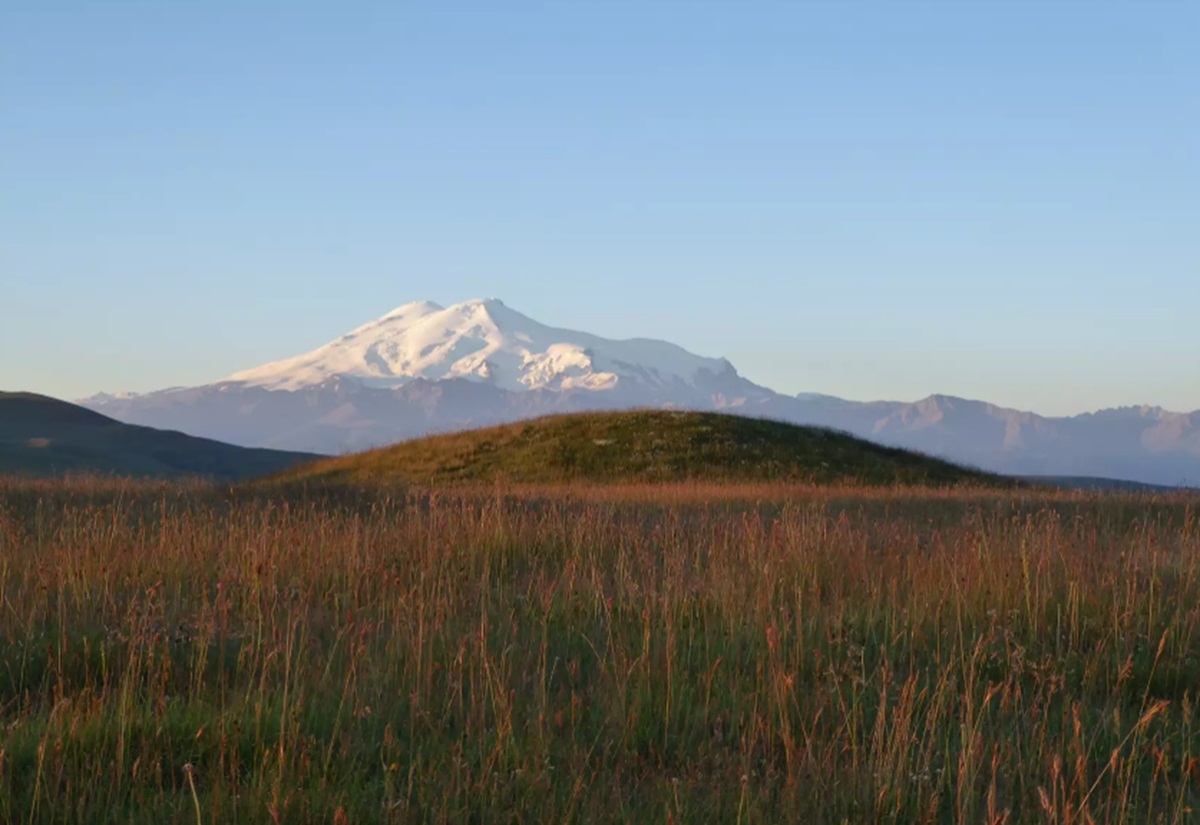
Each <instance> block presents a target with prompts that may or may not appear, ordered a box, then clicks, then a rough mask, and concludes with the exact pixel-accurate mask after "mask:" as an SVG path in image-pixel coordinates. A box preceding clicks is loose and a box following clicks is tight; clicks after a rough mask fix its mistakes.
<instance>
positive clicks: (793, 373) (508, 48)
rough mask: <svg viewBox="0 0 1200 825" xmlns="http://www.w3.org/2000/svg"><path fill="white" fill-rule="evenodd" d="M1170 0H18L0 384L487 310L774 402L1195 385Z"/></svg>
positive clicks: (1161, 400) (65, 381) (1182, 118)
mask: <svg viewBox="0 0 1200 825" xmlns="http://www.w3.org/2000/svg"><path fill="white" fill-rule="evenodd" d="M1198 43H1200V3H1198V2H1195V0H1179V2H1170V1H1169V0H1167V1H1166V2H1154V0H1138V1H1137V2H1103V1H1102V0H1086V2H1085V0H1078V1H1076V0H1044V2H1034V0H1003V2H990V0H969V2H967V1H964V0H945V2H907V0H876V1H875V2H870V1H869V0H831V1H830V2H809V1H806V0H791V2H783V1H782V0H780V2H750V1H749V0H737V2H733V0H722V2H703V1H702V0H686V1H681V2H674V1H673V0H653V2H647V1H646V0H638V2H625V1H624V0H594V1H592V2H588V1H587V0H561V2H537V3H533V2H519V1H518V0H505V1H504V2H485V1H484V0H479V2H453V0H437V1H436V2H435V1H434V0H428V1H427V2H417V1H416V0H402V1H401V2H389V3H353V2H338V3H334V2H326V3H307V2H298V0H293V2H255V0H238V2H217V0H208V1H207V2H192V3H185V2H167V1H166V0H145V1H144V2H128V0H105V2H96V1H95V0H88V1H87V2H83V0H80V1H79V2H59V1H58V0H15V2H9V3H6V4H5V7H4V9H3V11H0V387H3V388H24V389H32V390H38V391H43V392H47V393H51V394H55V395H59V396H63V397H68V398H70V397H78V396H82V395H85V394H90V393H92V392H95V391H98V390H123V389H131V390H150V389H156V388H160V387H163V386H167V385H172V384H196V383H203V382H207V381H211V380H216V379H219V378H221V377H223V376H225V375H227V374H228V373H231V372H233V371H235V370H237V369H241V368H245V367H250V366H253V365H256V364H258V363H260V362H263V361H267V360H271V359H274V358H278V357H283V356H287V355H293V354H297V353H299V352H301V351H304V350H307V349H309V348H311V347H313V346H316V345H319V344H321V343H324V342H325V341H327V340H329V339H332V338H334V337H336V336H338V335H340V334H342V333H343V332H346V331H348V330H349V329H350V328H352V327H354V326H357V325H358V324H360V323H363V322H365V321H367V320H369V319H371V318H373V317H375V316H377V315H380V314H383V313H384V312H386V311H388V310H389V309H391V308H392V307H394V306H396V305H399V304H402V303H406V302H408V301H412V300H417V299H428V300H434V301H438V302H440V303H453V302H455V301H458V300H463V299H467V298H473V297H482V296H497V297H501V298H503V299H504V300H505V301H506V303H508V304H509V305H510V306H512V307H514V308H516V309H518V310H520V311H523V312H525V313H526V314H528V315H531V316H533V317H535V318H537V319H539V320H541V321H543V322H546V323H550V324H554V325H558V326H566V327H573V328H580V329H586V330H589V331H592V332H596V333H599V334H603V335H608V336H614V337H628V336H635V335H650V336H654V337H661V338H666V339H669V340H672V341H675V342H676V343H679V344H681V345H683V346H685V347H687V348H689V349H692V350H694V351H696V352H699V353H702V354H706V355H724V356H727V357H728V358H730V359H731V360H732V361H733V362H734V363H735V365H737V366H738V367H739V369H740V370H741V372H742V373H743V374H745V375H747V376H748V377H750V378H752V379H754V380H757V381H760V382H763V383H766V384H768V385H770V386H773V387H774V388H776V389H779V390H783V391H790V392H795V391H802V390H809V391H821V392H829V393H835V394H839V395H844V396H848V397H852V398H881V397H886V398H900V399H914V398H918V397H921V396H923V395H926V394H928V393H931V392H945V393H953V394H960V395H966V396H970V397H977V398H986V399H988V400H992V401H996V402H998V403H1003V404H1006V405H1012V406H1018V407H1022V408H1032V409H1035V410H1038V411H1042V412H1048V413H1061V412H1072V411H1079V410H1084V409H1090V408H1096V407H1100V406H1108V405H1115V404H1133V403H1156V404H1162V405H1164V406H1168V407H1171V408H1175V409H1189V410H1190V409H1195V408H1200V47H1198V46H1197V44H1198Z"/></svg>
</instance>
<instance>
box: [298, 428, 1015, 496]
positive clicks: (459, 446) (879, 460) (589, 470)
mask: <svg viewBox="0 0 1200 825" xmlns="http://www.w3.org/2000/svg"><path fill="white" fill-rule="evenodd" d="M284 478H285V479H287V480H323V481H353V482H367V483H369V482H376V481H381V480H399V481H407V482H413V483H453V482H464V483H478V482H494V481H505V482H511V483H529V484H551V483H563V482H573V481H586V482H597V483H642V482H669V481H692V480H696V481H728V482H756V481H789V482H805V483H852V484H860V485H891V484H930V485H952V484H960V483H964V482H965V483H973V484H998V483H1005V484H1007V483H1010V482H1008V481H1007V480H1001V479H999V478H998V477H996V476H991V475H987V474H985V473H981V472H976V471H973V470H968V469H964V468H962V467H958V466H955V465H953V464H949V463H947V462H944V461H938V460H936V459H932V458H929V457H927V456H923V455H918V454H916V453H911V452H907V451H904V450H898V449H891V448H888V447H881V446H879V445H876V444H872V443H870V442H867V441H863V440H861V439H858V438H854V437H852V436H849V435H844V434H842V433H838V432H833V431H830V430H826V429H820V428H816V427H801V426H796V425H794V424H784V423H780V422H777V421H767V420H762V419H755V418H744V417H741V416H735V415H723V414H718V413H699V412H676V411H666V410H638V411H631V412H604V413H583V414H574V415H557V416H550V417H546V418H540V419H536V420H532V421H524V422H520V423H516V424H507V425H503V426H499V427H489V428H486V429H481V430H471V431H467V432H461V433H454V434H451V435H439V436H432V437H428V438H422V439H417V440H414V441H406V442H402V443H400V444H396V445H394V446H391V447H387V448H384V449H380V450H374V451H371V452H366V453H360V454H357V455H350V456H343V457H340V458H334V459H329V460H326V461H320V462H316V463H314V464H310V465H306V466H303V467H300V468H297V469H296V470H294V471H291V472H289V473H287V474H285V476H284Z"/></svg>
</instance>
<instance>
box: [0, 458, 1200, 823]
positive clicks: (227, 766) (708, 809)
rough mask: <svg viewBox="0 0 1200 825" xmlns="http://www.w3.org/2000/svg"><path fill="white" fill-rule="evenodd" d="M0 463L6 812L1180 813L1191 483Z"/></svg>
mask: <svg viewBox="0 0 1200 825" xmlns="http://www.w3.org/2000/svg"><path fill="white" fill-rule="evenodd" d="M610 492H611V494H606V493H605V491H604V490H600V489H597V488H580V489H567V490H563V491H546V490H540V491H539V490H524V491H519V493H518V494H508V493H503V492H500V491H479V492H469V491H459V492H454V493H436V492H426V493H416V492H412V493H408V494H404V493H396V494H393V495H388V494H386V493H381V492H380V493H372V492H370V491H359V492H353V491H346V492H345V493H344V494H342V495H332V494H330V493H328V492H326V493H324V494H320V495H316V494H309V495H302V494H299V493H296V492H293V493H291V494H290V495H289V496H288V497H280V496H272V495H270V494H269V493H268V492H265V491H255V492H240V493H239V492H231V491H228V490H225V491H219V490H215V489H211V488H204V487H176V486H171V485H153V486H152V485H140V486H130V485H120V484H118V483H115V482H107V483H103V484H98V483H92V484H87V483H79V484H66V485H64V484H51V483H45V482H43V483H37V484H28V483H25V482H14V481H8V482H0V501H2V502H3V505H0V822H12V823H18V822H20V823H31V822H81V823H82V822H88V823H90V822H145V823H151V822H153V823H160V822H183V823H192V822H200V823H226V822H319V821H324V822H380V821H393V822H407V821H440V822H610V821H611V822H617V821H619V822H716V821H726V822H736V823H752V822H764V823H765V822H778V821H799V822H905V823H907V822H939V823H978V822H985V823H1004V822H1010V823H1015V822H1054V823H1088V822H1096V823H1101V822H1129V823H1143V822H1189V821H1195V819H1196V817H1197V814H1196V813H1194V812H1193V809H1194V808H1195V807H1196V805H1197V803H1200V793H1198V782H1200V770H1198V767H1197V765H1198V763H1197V757H1200V733H1198V732H1197V724H1196V720H1195V719H1194V715H1195V712H1196V707H1195V705H1196V693H1197V689H1198V688H1200V520H1198V518H1197V511H1196V509H1194V506H1195V502H1194V501H1189V500H1188V499H1186V498H1183V497H1179V498H1164V499H1148V498H1132V497H1123V498H1117V497H1113V498H1101V497H1093V496H1080V495H1070V494H1052V493H1045V494H1039V493H1033V492H1030V491H1018V492H1009V493H997V492H979V493H972V492H964V491H959V492H955V493H952V494H951V493H937V492H931V493H927V494H922V493H917V492H913V491H911V490H907V491H906V490H892V491H890V492H889V491H872V492H870V493H863V494H861V495H858V494H855V493H853V492H852V491H845V490H841V491H839V490H833V491H822V490H819V489H816V488H791V489H784V488H777V489H772V488H762V487H755V488H744V489H742V491H741V494H740V495H739V494H734V493H730V492H728V490H727V491H726V492H725V493H718V492H714V491H713V490H710V489H708V488H704V487H703V486H691V487H687V488H671V489H666V490H663V489H658V488H623V489H620V490H614V491H610Z"/></svg>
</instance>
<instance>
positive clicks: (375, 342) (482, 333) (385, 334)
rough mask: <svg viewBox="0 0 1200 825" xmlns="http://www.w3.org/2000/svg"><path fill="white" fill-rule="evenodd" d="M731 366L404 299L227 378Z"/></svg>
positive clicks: (703, 373) (602, 379)
mask: <svg viewBox="0 0 1200 825" xmlns="http://www.w3.org/2000/svg"><path fill="white" fill-rule="evenodd" d="M729 374H735V371H734V369H733V366H732V365H731V364H730V363H729V362H728V361H726V360H725V359H724V358H703V357H700V356H697V355H693V354H691V353H689V352H688V351H686V350H684V349H683V348H681V347H678V346H676V345H674V344H670V343H667V342H666V341H655V340H650V339H631V340H627V341H614V340H611V339H608V338H601V337H599V336H596V335H590V334H588V333H585V332H577V331H574V330H566V329H557V328H555V327H548V326H545V325H543V324H540V323H538V322H537V321H534V320H533V319H532V318H528V317H526V316H525V315H522V314H521V313H519V312H516V311H515V310H512V309H509V308H508V307H507V306H505V305H504V303H503V302H501V301H499V300H496V299H494V298H493V299H486V300H474V301H464V302H463V303H460V304H455V305H454V306H451V307H446V308H443V307H440V306H438V305H437V304H434V303H429V302H427V301H421V302H415V303H410V304H405V305H404V306H401V307H398V308H396V309H394V310H392V311H391V312H389V313H387V314H386V315H384V316H383V317H381V318H379V319H378V320H375V321H372V322H370V323H368V324H365V325H363V326H361V327H359V328H358V329H356V330H354V331H353V332H351V333H349V334H347V335H344V336H342V337H341V338H339V339H338V340H336V341H333V342H331V343H329V344H326V345H325V346H323V347H319V348H317V349H315V350H313V351H312V352H308V353H305V354H304V355H300V356H297V357H295V358H288V359H285V360H283V361H275V362H273V363H270V364H266V365H264V366H261V367H256V368H254V369H250V370H244V371H242V372H238V373H236V374H234V375H232V376H230V378H229V379H228V380H229V381H231V382H237V383H241V384H245V385H247V386H257V387H263V388H265V389H273V390H298V389H303V388H305V387H313V386H317V385H320V384H323V383H324V382H326V381H328V380H329V379H330V378H335V377H337V378H352V379H355V380H357V381H359V382H361V383H362V384H363V385H365V386H369V387H376V388H394V387H400V386H403V385H405V384H407V383H409V382H411V381H415V380H417V379H425V380H428V381H441V380H443V379H447V378H466V379H470V380H472V381H478V382H482V383H486V384H490V385H492V386H495V387H497V388H498V389H503V390H509V391H522V390H538V389H544V390H593V391H603V390H612V389H616V388H618V387H620V388H621V389H628V388H629V385H630V384H635V385H638V387H639V388H643V389H654V390H668V389H686V388H694V387H695V386H696V382H697V379H702V378H705V377H713V376H719V375H729Z"/></svg>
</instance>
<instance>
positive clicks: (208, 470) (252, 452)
mask: <svg viewBox="0 0 1200 825" xmlns="http://www.w3.org/2000/svg"><path fill="white" fill-rule="evenodd" d="M313 458H316V456H312V455H306V454H300V453H291V452H281V451H278V450H264V449H250V448H246V447H235V446H232V445H230V444H222V443H220V442H217V441H212V440H210V439H207V438H196V437H195V436H190V435H184V434H183V433H178V432H164V431H162V430H155V429H151V428H149V427H139V426H132V425H129V424H122V423H121V422H119V421H114V420H113V419H111V418H109V417H107V416H104V415H100V414H99V413H97V412H93V411H92V410H86V409H84V408H82V407H77V406H75V405H74V404H68V403H67V402H65V401H59V400H57V399H55V398H48V397H46V396H44V395H36V394H34V393H25V392H0V473H16V474H20V475H32V476H44V477H51V476H61V475H64V474H67V473H95V474H99V475H117V476H133V477H145V478H178V477H183V476H203V477H205V478H213V479H219V480H226V481H231V480H235V479H241V478H250V477H254V476H261V475H266V474H269V473H276V472H279V471H280V470H285V469H289V468H292V467H295V466H296V465H297V464H299V463H303V462H305V461H308V460H310V459H313Z"/></svg>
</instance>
